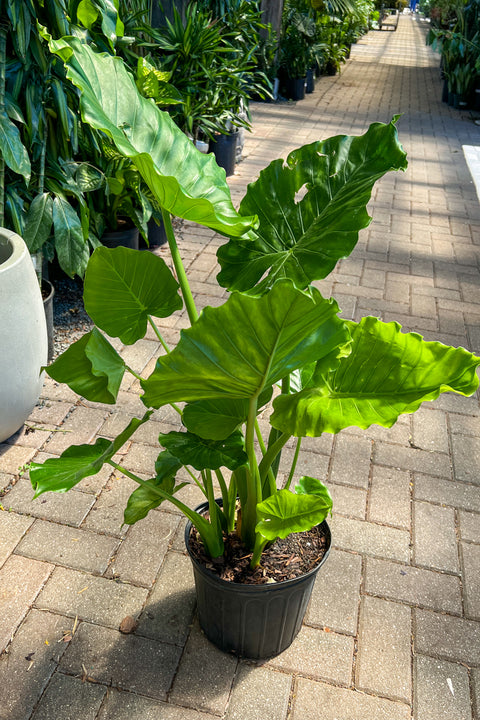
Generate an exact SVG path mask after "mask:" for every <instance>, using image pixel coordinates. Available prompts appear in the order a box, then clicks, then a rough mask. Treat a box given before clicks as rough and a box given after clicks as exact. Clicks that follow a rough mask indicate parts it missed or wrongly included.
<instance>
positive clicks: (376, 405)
mask: <svg viewBox="0 0 480 720" xmlns="http://www.w3.org/2000/svg"><path fill="white" fill-rule="evenodd" d="M348 325H349V327H350V329H351V333H352V338H353V343H352V351H351V353H350V355H349V356H348V357H345V358H342V359H341V360H340V362H339V364H338V366H337V368H336V369H333V370H332V369H331V368H330V367H329V366H328V363H324V362H323V361H320V362H319V363H318V365H317V369H316V372H315V375H314V378H313V387H308V388H307V389H305V390H302V391H301V392H299V393H297V394H295V395H290V396H287V395H281V396H279V397H278V398H276V399H275V400H274V403H273V407H274V413H273V415H272V416H271V418H270V422H271V423H272V425H273V426H274V427H276V428H278V429H279V430H282V431H284V432H288V433H290V434H292V435H296V436H300V437H302V436H314V437H315V436H318V435H321V433H323V432H329V433H337V432H339V431H340V430H342V429H343V428H346V427H349V426H351V425H355V426H357V427H360V428H368V427H369V426H370V425H373V424H376V425H381V426H383V427H391V426H392V425H393V424H394V423H395V422H396V421H397V419H398V417H399V415H401V414H402V413H413V412H415V410H417V409H418V408H419V406H420V405H421V403H422V402H424V401H425V400H435V399H436V398H437V397H438V396H439V395H440V393H443V392H450V391H453V392H456V393H459V394H460V395H472V393H474V392H475V390H476V389H477V387H478V377H477V375H476V372H475V371H476V368H477V367H478V366H479V365H480V358H479V357H475V355H472V353H469V352H468V351H467V350H465V349H464V348H453V347H448V346H447V345H442V344H441V343H438V342H426V341H424V340H423V338H422V337H421V335H418V334H417V333H402V332H401V327H400V325H399V324H398V323H393V322H392V323H383V322H381V321H380V320H378V319H377V318H373V317H367V318H364V319H363V320H362V321H361V322H360V323H359V324H358V325H357V324H356V323H350V322H349V323H348Z"/></svg>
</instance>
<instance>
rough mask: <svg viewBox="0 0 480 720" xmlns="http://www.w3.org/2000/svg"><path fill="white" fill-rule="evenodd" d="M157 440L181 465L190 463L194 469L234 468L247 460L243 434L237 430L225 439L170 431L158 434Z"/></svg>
mask: <svg viewBox="0 0 480 720" xmlns="http://www.w3.org/2000/svg"><path fill="white" fill-rule="evenodd" d="M158 440H159V442H160V444H161V445H163V447H165V448H167V450H168V451H169V452H170V453H171V454H172V455H174V456H175V457H176V458H177V459H178V460H179V461H180V462H181V463H182V465H191V466H192V467H194V468H195V469H196V470H205V469H209V470H218V469H219V468H221V467H226V468H228V469H229V470H236V469H237V468H238V467H240V466H241V465H245V463H246V462H247V455H246V453H245V450H244V445H243V435H242V433H241V432H239V431H236V432H234V433H232V434H231V435H230V436H229V437H228V438H226V439H225V440H205V439H203V438H200V437H198V435H194V434H193V433H190V432H170V433H167V434H166V435H160V436H159V438H158Z"/></svg>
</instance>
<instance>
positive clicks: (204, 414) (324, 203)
mask: <svg viewBox="0 0 480 720" xmlns="http://www.w3.org/2000/svg"><path fill="white" fill-rule="evenodd" d="M51 45H52V47H53V48H54V49H55V50H56V51H57V52H58V54H59V55H60V56H61V57H62V58H63V59H64V61H65V62H66V66H67V74H68V76H69V77H70V78H71V79H72V81H73V82H74V84H75V85H77V87H78V88H79V89H80V90H81V93H82V96H81V97H82V100H81V103H82V113H83V118H84V120H85V121H87V122H90V123H91V124H92V125H93V126H94V127H95V128H97V129H100V130H102V131H103V132H105V133H106V134H107V135H109V136H110V137H111V138H112V140H113V142H114V143H115V144H116V146H117V148H118V150H119V151H120V152H121V153H124V154H125V155H126V156H128V157H130V158H131V159H132V161H133V163H134V164H135V165H136V166H137V168H138V170H139V171H140V173H141V174H142V176H143V179H144V180H145V182H147V183H148V185H149V187H150V190H151V192H152V194H153V195H154V196H155V198H156V200H157V201H158V203H159V204H160V205H161V206H162V208H163V216H164V219H165V222H166V227H167V235H168V239H169V244H170V248H171V251H172V255H173V257H174V261H175V267H176V271H177V278H178V283H177V280H176V279H175V278H174V277H173V275H172V273H171V272H170V270H169V269H168V267H167V265H166V264H165V263H164V261H163V260H162V259H160V258H159V257H156V256H154V255H151V254H149V253H144V254H141V253H139V252H138V251H134V250H128V249H124V248H117V249H114V250H110V249H107V248H98V249H97V250H96V251H95V252H94V254H93V255H92V257H91V259H90V262H89V265H88V268H87V272H86V276H85V292H84V297H85V306H86V309H87V311H88V313H89V314H90V316H91V317H92V319H93V320H94V322H95V323H96V326H97V328H95V329H94V330H92V331H91V332H90V333H88V334H87V335H86V336H84V337H83V338H82V339H81V340H79V341H77V342H76V343H74V344H73V345H72V346H70V348H69V349H68V350H67V351H66V352H65V353H64V354H63V355H62V356H61V357H59V358H58V359H57V360H56V361H55V362H54V363H53V364H52V365H51V366H50V367H49V368H48V372H49V374H50V375H51V377H52V378H54V379H55V380H57V381H59V382H66V383H68V384H69V385H70V387H72V388H73V389H74V390H75V391H77V392H79V393H81V394H82V395H83V396H84V397H86V398H87V399H89V400H91V401H101V402H106V403H110V404H113V403H115V402H116V399H117V394H118V390H119V387H120V383H121V381H122V378H123V375H124V373H125V372H131V373H133V375H135V373H134V372H133V370H131V369H130V368H128V367H127V366H126V364H125V361H124V360H123V358H122V357H121V355H119V354H118V353H117V351H116V350H115V349H114V348H113V346H112V345H111V344H110V343H109V341H108V339H107V338H106V337H105V334H106V335H108V336H110V337H116V338H120V340H121V341H122V342H123V343H125V344H133V343H135V342H136V341H138V340H140V339H142V338H143V337H144V335H145V332H146V330H147V326H148V324H150V325H151V326H152V327H153V329H154V331H155V333H156V335H157V336H158V338H159V341H160V342H161V344H162V346H163V348H164V352H163V353H162V354H161V355H160V357H159V358H158V360H157V363H156V367H155V369H154V371H153V372H152V374H151V375H150V376H149V377H147V378H145V379H141V378H140V381H141V386H142V391H143V394H142V396H141V397H142V400H143V402H144V404H145V406H146V412H145V414H144V416H143V417H142V418H139V419H137V418H135V419H134V420H132V421H131V422H130V424H129V425H128V426H127V428H126V429H125V430H124V431H123V432H122V433H121V435H119V436H118V437H117V438H116V439H115V440H114V441H110V440H106V439H102V438H100V439H98V440H97V442H96V443H95V445H81V446H72V447H70V448H69V449H68V450H67V451H65V452H64V453H63V455H62V456H61V457H60V458H54V459H49V460H47V461H46V462H45V463H43V465H38V464H35V465H34V466H33V467H32V469H31V473H30V476H31V481H32V484H33V487H34V489H35V497H38V496H39V495H40V494H41V493H43V492H46V491H48V490H56V491H58V490H68V489H70V488H71V487H73V486H74V485H75V484H77V483H78V482H80V480H82V478H84V477H87V476H88V475H93V474H95V473H96V472H98V471H99V470H100V468H101V467H102V466H103V464H104V463H109V464H110V465H111V466H112V467H114V468H117V469H118V470H119V471H121V472H123V473H124V474H125V475H127V476H128V477H130V478H132V479H133V480H135V481H136V482H137V483H138V485H139V487H138V489H137V490H135V491H134V492H133V494H132V495H131V496H130V498H129V500H128V504H127V507H126V510H125V522H126V523H130V524H131V523H134V522H136V521H137V520H140V519H141V518H143V517H145V515H146V514H147V513H148V512H149V511H150V510H151V509H153V508H155V507H158V506H159V505H160V504H161V503H162V502H163V501H165V500H169V501H170V502H172V503H173V504H174V505H176V507H177V508H179V509H180V510H181V511H182V512H184V513H185V515H186V516H187V517H188V518H189V519H190V520H191V522H192V523H193V524H194V525H195V527H196V528H197V530H198V532H199V534H200V536H201V538H202V541H203V543H204V545H205V548H206V550H207V552H208V553H209V554H210V555H211V556H212V557H214V558H215V557H218V556H220V555H222V553H223V551H224V544H223V543H224V534H225V533H226V532H233V531H235V529H237V530H238V532H239V534H240V535H241V538H242V540H243V542H244V544H245V546H246V548H247V549H248V551H250V552H251V553H252V560H251V565H252V567H255V566H256V565H257V564H258V563H259V562H260V557H261V553H262V550H263V548H264V547H265V545H266V544H267V543H268V542H271V541H273V540H275V539H276V538H277V537H281V538H283V537H286V536H287V535H288V534H290V533H292V532H299V531H304V530H308V529H310V528H312V527H313V526H314V525H316V524H318V523H320V522H321V521H322V520H324V518H325V517H326V516H327V514H328V513H329V511H330V509H331V499H330V495H329V493H328V490H327V488H326V487H325V485H324V484H323V483H322V482H321V481H320V479H317V478H311V477H303V478H301V479H300V480H299V481H298V483H297V484H296V486H295V492H293V491H292V490H291V489H290V487H291V484H292V480H293V477H294V473H295V463H296V459H297V458H298V450H299V448H300V442H301V438H302V437H304V436H312V437H317V436H319V435H321V434H322V433H323V432H328V433H337V432H339V431H340V430H342V429H343V428H346V427H348V426H351V425H356V426H358V427H360V428H367V427H369V426H370V425H371V424H373V423H376V424H378V425H382V426H384V427H390V426H391V425H393V424H394V423H395V421H396V420H397V419H398V417H399V415H400V414H402V413H412V412H414V411H415V410H416V409H417V408H418V407H419V406H420V404H421V403H422V402H423V401H425V400H433V399H435V398H436V397H438V395H439V394H440V393H442V392H445V391H453V392H457V393H460V394H461V395H470V394H472V393H473V392H474V391H475V389H476V388H477V386H478V378H477V375H476V368H477V366H478V365H479V364H480V358H478V357H475V356H474V355H472V354H471V353H469V352H467V350H465V349H463V348H452V347H448V346H446V345H442V344H440V343H436V342H425V341H424V340H423V339H422V338H421V336H419V335H417V334H416V333H402V332H401V329H400V326H399V325H398V324H397V323H383V322H381V321H380V320H378V319H376V318H373V317H367V318H364V319H363V320H362V321H361V322H359V323H355V322H351V321H344V320H342V319H341V318H339V317H338V313H339V308H338V305H337V303H336V302H335V301H334V300H332V299H325V298H324V297H322V295H321V293H320V292H319V290H318V289H317V288H316V287H315V286H314V285H312V283H313V282H314V281H315V280H318V279H321V278H324V277H325V276H326V275H328V273H329V272H330V271H331V270H332V269H333V268H334V267H335V265H336V263H337V262H338V260H339V259H340V258H342V257H345V256H347V255H349V254H350V253H351V252H352V250H353V249H354V247H355V244H356V242H357V240H358V233H359V230H360V229H361V228H364V227H366V225H368V223H369V222H370V218H369V216H368V214H367V211H366V205H367V203H368V201H369V199H370V194H371V190H372V187H373V184H374V183H375V181H376V180H378V179H379V178H380V177H382V175H384V174H385V173H386V172H387V171H389V170H400V169H401V170H404V169H405V168H406V159H405V153H404V151H403V149H402V147H401V145H400V144H399V142H398V138H397V132H396V127H395V122H396V119H394V120H393V121H392V122H391V123H389V124H386V125H384V124H380V123H376V124H374V125H372V126H371V127H370V128H369V130H368V131H367V132H366V133H365V134H364V135H362V136H360V137H349V136H339V137H335V138H331V139H329V140H326V141H324V142H315V143H312V144H310V145H307V146H305V147H302V148H300V149H298V150H296V151H294V152H293V153H291V154H290V155H289V156H288V158H287V159H286V161H285V162H284V161H282V160H277V161H274V162H273V163H271V165H269V167H267V168H266V169H265V170H263V171H262V172H261V173H260V177H259V179H258V180H257V181H256V182H255V183H253V184H252V185H250V186H249V189H248V191H247V194H246V196H245V198H244V200H243V201H242V203H241V205H240V212H239V213H237V212H236V211H235V210H234V208H233V205H232V203H231V200H230V195H229V191H228V186H227V185H226V182H225V175H224V173H223V172H222V171H220V170H219V169H218V168H217V167H216V165H215V163H214V160H213V158H212V157H205V156H203V155H201V154H200V153H199V152H197V151H196V150H195V148H194V147H193V145H192V144H191V143H189V141H188V140H187V139H186V138H185V136H183V135H182V133H181V132H180V131H178V130H177V129H176V128H175V126H174V125H173V124H172V123H171V122H170V120H169V118H168V116H167V115H165V114H164V113H162V112H161V111H159V110H158V108H156V107H155V105H154V104H153V103H152V102H149V101H148V100H146V99H145V98H142V97H141V96H140V95H139V94H138V92H137V89H136V87H135V83H134V81H133V78H131V76H130V75H129V74H128V72H127V71H126V69H125V67H124V66H123V64H122V62H121V60H119V59H118V58H113V57H111V56H107V55H97V54H95V53H94V52H93V51H92V50H91V49H90V48H88V47H87V46H85V45H82V44H80V42H79V41H78V40H76V39H73V38H64V39H63V40H62V41H61V42H59V43H53V42H52V43H51ZM302 193H303V195H302ZM170 213H173V214H176V215H178V216H180V217H186V218H189V219H191V220H196V221H197V222H199V223H201V224H204V225H206V226H208V227H211V228H214V229H215V230H217V231H220V232H221V233H223V234H225V235H228V236H230V240H229V241H228V242H227V243H226V244H225V245H224V246H223V247H221V248H220V250H219V252H218V258H219V262H220V265H221V272H220V274H219V276H218V280H219V282H220V284H221V285H223V286H224V287H226V288H228V289H229V290H231V291H233V292H232V294H231V295H230V296H229V298H228V300H227V301H226V302H225V303H224V304H223V305H222V306H220V307H216V308H210V307H207V308H206V309H205V310H203V312H202V313H201V314H200V316H198V314H197V311H196V309H195V305H194V301H193V296H192V293H191V292H190V290H189V286H188V282H187V279H186V275H185V271H184V269H183V265H182V263H181V258H180V252H179V249H178V247H177V246H176V243H175V238H174V236H173V230H172V225H171V217H170ZM179 291H180V292H181V295H180V294H179ZM181 297H183V299H184V301H185V305H186V308H187V311H188V314H189V317H190V320H191V327H190V328H189V329H187V330H183V331H182V333H181V337H180V341H179V343H178V345H177V346H176V347H175V348H173V349H171V348H168V347H167V345H166V343H165V341H164V339H163V338H162V336H161V333H160V331H159V329H158V328H157V326H156V324H155V318H161V317H166V316H168V315H170V314H171V313H173V312H175V311H176V310H178V309H179V308H180V307H181V306H182V300H181ZM102 331H103V332H102ZM104 333H105V334H104ZM274 391H275V395H276V397H275V399H274V400H273V414H271V417H270V423H271V430H270V433H269V437H268V438H263V437H262V434H261V432H260V427H259V423H258V422H257V417H258V414H259V413H260V412H261V411H263V410H264V409H265V408H266V407H268V403H269V402H270V400H271V398H272V396H273V394H274ZM177 403H186V404H185V405H184V406H183V407H182V408H180V407H179V405H178V404H177ZM167 404H171V405H172V406H173V407H174V408H175V409H176V410H177V411H178V412H179V414H180V415H181V419H182V423H183V426H184V428H185V429H184V431H182V432H170V433H167V434H165V435H160V437H159V455H158V458H157V461H156V463H155V468H152V477H151V478H150V479H148V480H143V479H142V478H140V477H137V476H136V475H134V474H133V473H131V472H129V471H128V470H126V469H125V468H123V467H121V466H120V465H119V464H117V462H116V461H115V460H114V456H115V454H116V453H117V451H118V449H119V448H120V447H121V445H122V444H123V443H124V442H126V441H127V440H128V439H129V438H130V437H131V435H132V434H133V433H134V432H135V430H136V429H137V428H138V427H139V426H140V425H142V424H143V423H145V422H148V419H149V417H150V415H151V413H152V410H153V409H154V408H159V407H161V406H163V405H167ZM292 436H294V437H296V438H297V449H296V450H297V451H296V452H295V453H294V461H293V466H292V467H291V469H290V473H289V476H288V480H287V483H286V486H285V487H284V488H282V489H280V490H278V489H277V483H276V471H277V468H278V458H279V455H280V453H281V450H282V448H283V447H284V445H285V444H286V442H287V441H288V440H289V439H290V438H291V437H292ZM257 443H258V445H257ZM182 467H186V468H187V470H188V471H189V472H190V474H191V476H192V477H193V479H194V481H195V482H196V483H197V485H198V486H199V487H200V488H201V490H202V492H203V493H204V494H205V497H206V499H207V500H208V504H209V516H208V519H207V518H206V517H204V516H202V515H201V514H199V513H198V512H196V511H195V510H193V509H192V508H189V507H187V506H186V505H185V504H184V503H183V502H182V501H181V500H180V499H179V498H178V497H177V496H176V492H177V491H178V490H179V489H181V488H182V487H183V486H184V482H183V481H180V480H179V479H177V476H178V474H179V470H180V469H181V468H182ZM183 476H184V475H183ZM214 477H215V479H216V483H217V484H218V486H219V488H220V492H221V495H222V501H223V504H222V506H221V507H220V506H219V505H218V504H217V503H216V501H215V488H214ZM238 504H239V505H240V512H241V527H240V528H238V527H237V528H236V519H237V517H238V514H237V505H238Z"/></svg>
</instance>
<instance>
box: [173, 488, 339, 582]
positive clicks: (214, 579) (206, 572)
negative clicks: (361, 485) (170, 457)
mask: <svg viewBox="0 0 480 720" xmlns="http://www.w3.org/2000/svg"><path fill="white" fill-rule="evenodd" d="M217 502H219V503H221V500H217ZM207 508H208V502H203V503H201V504H200V505H198V506H197V507H196V508H195V511H196V512H200V513H201V512H202V510H206V509H207ZM192 527H193V523H192V522H191V521H190V520H188V521H187V524H186V526H185V533H184V539H185V547H186V550H187V552H188V555H189V557H190V560H191V561H192V563H193V564H194V566H195V568H196V569H197V570H199V572H201V573H202V575H204V577H205V578H207V579H209V580H210V581H211V582H214V583H218V584H219V585H220V586H222V587H223V588H230V589H232V590H233V589H235V591H237V592H244V593H252V594H253V593H255V592H257V593H258V592H262V593H264V592H274V591H275V589H277V588H286V587H292V586H294V585H297V584H298V583H300V582H303V581H304V580H305V579H306V578H309V577H311V576H312V575H315V574H316V573H317V572H318V571H319V570H320V568H321V567H322V565H323V564H324V562H325V561H326V559H327V558H328V556H329V554H330V549H331V546H332V534H331V532H330V527H329V525H328V523H327V521H326V520H324V521H323V522H321V523H319V524H318V525H316V526H315V527H321V528H323V529H324V530H325V537H326V540H327V549H326V550H325V554H324V555H323V557H322V559H321V560H320V562H319V563H318V565H315V567H314V568H312V569H311V570H309V571H308V572H306V573H303V574H302V575H299V576H298V577H296V578H291V579H289V580H280V581H279V582H275V583H264V584H260V585H255V584H254V585H250V584H246V583H236V582H232V581H231V580H224V579H223V578H221V577H220V576H219V575H217V574H216V573H214V572H212V571H211V570H209V569H208V568H206V567H205V566H204V565H202V563H200V562H199V561H198V560H197V558H196V557H195V556H194V555H193V553H192V551H191V549H190V544H189V538H190V532H191V530H192Z"/></svg>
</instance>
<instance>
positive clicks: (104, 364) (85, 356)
mask: <svg viewBox="0 0 480 720" xmlns="http://www.w3.org/2000/svg"><path fill="white" fill-rule="evenodd" d="M47 372H48V374H49V375H50V377H52V378H53V379H54V380H56V381H57V382H63V383H66V384H67V385H69V387H71V388H72V390H73V391H74V392H76V393H78V394H79V395H81V396H82V397H84V398H86V399H87V400H91V401H93V402H103V403H109V404H114V403H115V402H116V400H117V395H118V391H119V389H120V384H121V382H122V378H123V375H124V373H125V363H124V362H123V360H122V358H121V357H120V355H119V354H118V353H117V351H116V350H115V348H113V347H112V345H111V344H110V343H109V342H108V340H106V338H105V337H104V336H103V335H102V333H101V332H100V331H99V330H97V328H93V330H91V331H90V332H88V333H86V334H85V335H83V337H81V338H80V340H77V341H76V342H74V343H72V345H70V347H68V348H67V350H65V352H64V353H63V354H62V355H60V356H59V357H58V358H57V359H56V360H55V361H54V362H53V363H52V364H51V365H49V366H48V367H47Z"/></svg>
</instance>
